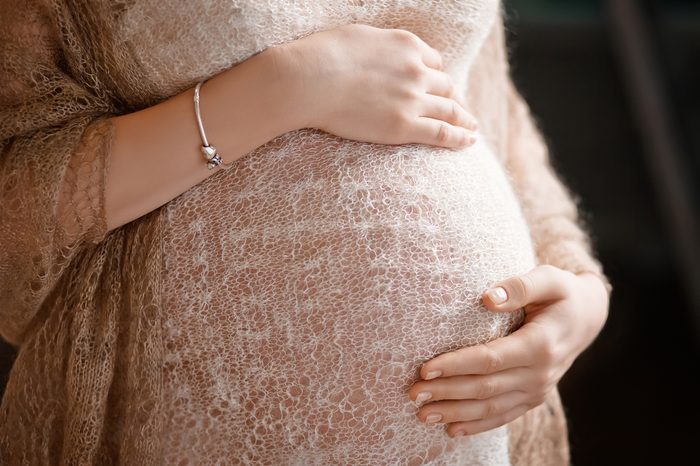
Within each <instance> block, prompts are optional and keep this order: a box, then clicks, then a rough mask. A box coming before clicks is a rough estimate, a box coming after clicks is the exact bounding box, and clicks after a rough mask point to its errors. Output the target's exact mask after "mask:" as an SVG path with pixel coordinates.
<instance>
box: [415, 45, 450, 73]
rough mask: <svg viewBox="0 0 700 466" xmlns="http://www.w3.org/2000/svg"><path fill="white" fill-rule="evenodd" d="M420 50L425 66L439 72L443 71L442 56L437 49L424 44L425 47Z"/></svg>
mask: <svg viewBox="0 0 700 466" xmlns="http://www.w3.org/2000/svg"><path fill="white" fill-rule="evenodd" d="M421 49H422V54H421V57H422V58H423V63H425V66H427V67H429V68H431V69H434V70H440V71H442V70H443V69H444V66H445V64H444V62H443V60H442V54H440V52H438V51H437V49H434V48H433V47H431V46H430V45H428V44H425V47H422V48H421Z"/></svg>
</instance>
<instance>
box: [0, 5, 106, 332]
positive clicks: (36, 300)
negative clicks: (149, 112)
mask: <svg viewBox="0 0 700 466" xmlns="http://www.w3.org/2000/svg"><path fill="white" fill-rule="evenodd" d="M37 3H38V2H37ZM49 18H51V19H49ZM57 22H58V21H57V20H56V12H47V11H42V10H41V7H39V6H37V4H36V3H35V2H25V1H23V0H8V1H5V2H2V4H1V5H0V82H2V86H0V336H2V337H3V338H4V339H6V340H7V341H9V342H10V343H13V344H15V345H19V344H20V343H21V341H22V339H23V335H24V334H25V333H26V332H27V330H28V329H29V328H30V327H32V326H34V325H40V316H41V312H40V309H41V305H42V302H44V300H45V299H46V298H47V296H48V295H49V293H50V292H51V290H52V288H53V287H54V286H55V285H56V283H57V281H58V280H59V278H60V277H61V276H62V273H63V271H64V270H65V269H66V267H67V266H68V265H69V264H70V263H71V261H72V260H73V259H74V258H75V257H76V255H77V254H78V253H80V252H81V251H82V250H83V249H84V248H85V247H86V246H88V245H91V244H93V245H94V244H96V243H99V242H100V241H101V240H102V239H103V238H104V237H105V235H106V234H107V223H106V219H105V212H104V182H105V172H106V160H107V159H106V155H107V153H108V148H109V144H110V140H111V134H112V126H111V122H110V120H108V119H107V117H108V116H110V114H109V104H108V100H107V99H105V97H104V96H103V95H100V94H99V93H98V92H96V89H97V87H98V86H97V84H95V83H94V82H91V78H93V77H91V76H90V75H78V74H77V73H74V72H71V71H69V70H71V69H75V67H74V64H73V63H71V61H70V60H69V59H67V57H66V56H65V54H64V53H63V48H64V47H65V46H66V34H68V33H69V31H70V24H68V23H63V24H57ZM73 46H74V44H73ZM93 81H94V80H93Z"/></svg>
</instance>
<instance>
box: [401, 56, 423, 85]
mask: <svg viewBox="0 0 700 466" xmlns="http://www.w3.org/2000/svg"><path fill="white" fill-rule="evenodd" d="M404 74H405V75H406V76H407V77H408V78H410V79H412V80H419V79H422V78H423V76H424V75H425V66H424V65H423V63H422V62H419V61H416V60H409V61H408V62H407V63H406V65H405V66H404Z"/></svg>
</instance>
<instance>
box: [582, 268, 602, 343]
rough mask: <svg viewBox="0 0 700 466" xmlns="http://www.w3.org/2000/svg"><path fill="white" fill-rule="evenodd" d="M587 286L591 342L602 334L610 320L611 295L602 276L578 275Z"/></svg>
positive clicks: (585, 273)
mask: <svg viewBox="0 0 700 466" xmlns="http://www.w3.org/2000/svg"><path fill="white" fill-rule="evenodd" d="M576 275H577V276H578V277H579V278H580V279H581V280H583V283H584V284H585V292H584V293H585V297H586V301H587V302H588V303H589V305H588V306H587V312H588V314H589V318H588V319H587V322H588V330H589V335H590V338H589V340H590V341H593V340H594V339H595V337H596V336H597V335H598V334H599V333H600V331H601V330H602V328H603V326H604V325H605V322H606V320H607V318H608V308H609V294H608V288H607V284H606V281H604V280H603V279H602V278H601V277H600V275H598V274H597V273H593V272H580V273H577V274H576Z"/></svg>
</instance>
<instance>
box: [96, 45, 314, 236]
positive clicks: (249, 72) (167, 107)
mask: <svg viewBox="0 0 700 466" xmlns="http://www.w3.org/2000/svg"><path fill="white" fill-rule="evenodd" d="M280 50H281V49H277V48H268V49H266V50H264V51H262V52H260V53H259V54H257V55H254V56H252V57H251V58H249V59H248V60H245V61H244V62H242V63H239V64H238V65H236V66H234V67H233V68H231V69H229V70H227V71H225V72H223V73H221V74H219V75H217V76H215V77H213V78H211V79H210V80H208V81H207V82H206V83H205V84H204V85H203V86H202V89H201V98H200V108H201V112H202V120H203V123H204V128H205V130H206V133H207V138H208V139H209V142H210V144H212V145H214V146H216V148H217V151H218V152H219V154H221V156H222V158H223V159H224V161H225V162H226V163H228V162H232V161H235V160H237V159H239V158H241V157H243V156H244V155H245V154H247V153H249V152H250V151H252V150H253V149H255V148H257V147H259V146H261V145H263V144H265V143H266V142H268V141H270V140H271V139H274V138H275V137H277V136H278V135H280V134H284V133H286V132H287V131H291V130H294V129H298V128H300V127H302V124H301V121H302V120H301V117H300V115H299V113H298V111H296V110H295V104H296V102H294V101H293V95H294V94H293V93H292V92H290V88H291V86H289V85H288V83H287V79H286V76H285V74H284V73H283V72H282V71H281V70H280V68H279V67H278V63H277V61H276V60H277V59H278V55H276V54H279V53H281V52H280ZM112 122H113V124H114V135H113V140H112V147H111V151H110V155H109V160H108V169H107V178H106V181H105V215H106V217H107V224H108V228H109V230H112V229H114V228H117V227H119V226H121V225H123V224H125V223H128V222H130V221H132V220H134V219H136V218H138V217H141V216H142V215H144V214H147V213H148V212H150V211H152V210H154V209H156V208H158V207H160V206H162V205H163V204H165V203H167V202H168V201H170V200H172V199H174V198H175V197H177V196H178V195H180V194H182V193H183V192H185V191H187V190H188V189H189V188H191V187H192V186H195V185H196V184H198V183H200V182H201V181H203V180H204V179H206V178H207V177H209V176H212V175H213V174H215V173H216V172H218V171H219V170H221V169H220V168H215V169H213V170H209V169H208V168H207V165H206V161H205V159H204V158H203V156H202V154H201V153H200V151H199V147H200V146H201V144H202V142H201V139H200V136H199V132H198V128H197V123H196V119H195V114H194V102H193V88H190V89H187V90H186V91H184V92H182V93H180V94H178V95H176V96H174V97H171V98H169V99H167V100H165V101H163V102H161V103H159V104H157V105H154V106H152V107H149V108H146V109H144V110H141V111H138V112H134V113H130V114H127V115H122V116H118V117H114V118H112ZM234 163H235V162H234Z"/></svg>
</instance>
